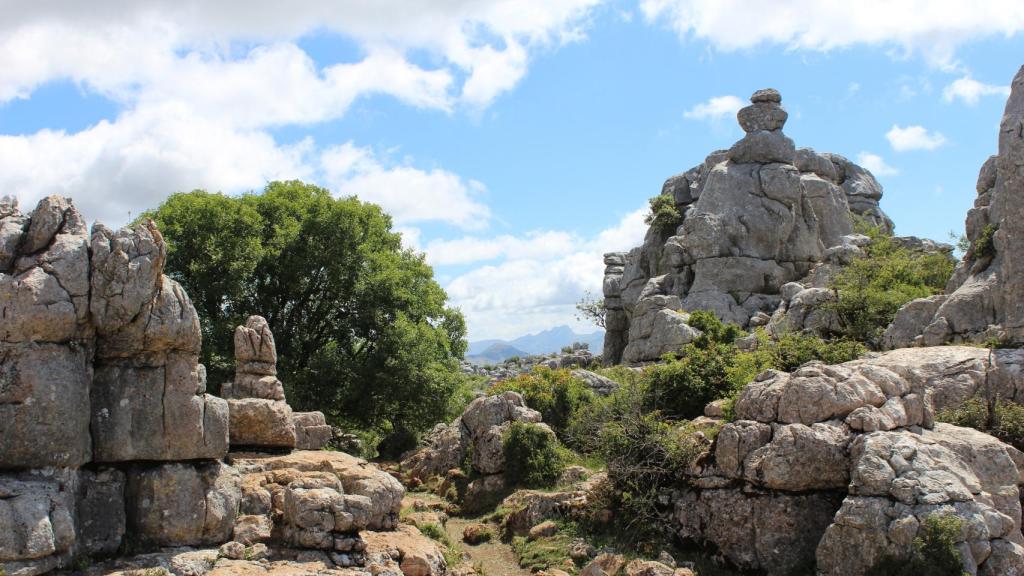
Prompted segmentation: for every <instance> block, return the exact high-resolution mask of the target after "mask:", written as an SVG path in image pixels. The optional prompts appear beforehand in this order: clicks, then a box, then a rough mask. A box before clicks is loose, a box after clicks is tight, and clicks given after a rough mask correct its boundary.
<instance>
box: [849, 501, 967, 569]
mask: <svg viewBox="0 0 1024 576" xmlns="http://www.w3.org/2000/svg"><path fill="white" fill-rule="evenodd" d="M962 530H963V521H962V520H961V519H960V518H959V517H957V516H954V515H952V514H949V515H939V514H933V515H931V516H929V517H928V518H926V519H925V521H924V523H922V524H921V528H920V529H919V531H918V536H917V538H915V539H914V548H913V550H912V551H911V554H910V556H909V557H906V558H896V557H891V556H887V557H885V558H883V559H882V560H881V561H880V562H879V563H878V564H876V565H875V566H873V567H872V568H871V569H870V570H868V572H867V574H866V576H963V575H964V574H966V573H965V572H964V569H963V564H962V563H961V561H960V552H959V551H958V550H957V549H956V543H957V540H959V539H960V533H961V531H962Z"/></svg>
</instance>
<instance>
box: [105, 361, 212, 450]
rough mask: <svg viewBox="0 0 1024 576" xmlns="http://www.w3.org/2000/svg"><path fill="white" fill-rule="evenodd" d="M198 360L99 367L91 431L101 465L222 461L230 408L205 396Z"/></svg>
mask: <svg viewBox="0 0 1024 576" xmlns="http://www.w3.org/2000/svg"><path fill="white" fill-rule="evenodd" d="M198 360H199V359H198V357H197V356H194V355H192V354H187V353H174V354H168V355H167V356H166V357H165V359H164V362H165V363H163V364H158V365H155V366H152V365H146V364H145V363H143V364H142V365H139V363H138V362H137V361H135V360H118V361H115V362H111V363H104V364H101V365H99V366H97V367H96V370H95V376H94V384H93V390H92V414H93V418H92V431H93V434H94V438H95V440H94V448H95V460H96V461H97V462H127V461H132V460H190V459H196V458H221V457H223V456H224V455H225V454H227V449H228V407H227V403H226V402H225V401H224V400H222V399H220V398H217V397H215V396H211V395H209V394H205V371H204V370H202V368H201V366H202V365H201V364H199V363H198Z"/></svg>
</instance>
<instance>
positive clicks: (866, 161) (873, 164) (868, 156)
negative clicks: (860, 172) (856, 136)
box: [857, 152, 900, 176]
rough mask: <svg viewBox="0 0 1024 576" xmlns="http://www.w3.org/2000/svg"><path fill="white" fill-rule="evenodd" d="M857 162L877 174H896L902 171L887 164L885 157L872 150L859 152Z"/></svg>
mask: <svg viewBox="0 0 1024 576" xmlns="http://www.w3.org/2000/svg"><path fill="white" fill-rule="evenodd" d="M857 164H860V165H861V166H863V167H864V168H867V169H868V171H869V172H871V173H872V174H874V175H875V176H895V175H897V174H899V173H900V171H899V170H897V169H895V168H893V167H892V166H889V165H888V164H886V163H885V159H883V158H882V157H881V156H879V155H878V154H872V153H871V152H861V153H860V154H857Z"/></svg>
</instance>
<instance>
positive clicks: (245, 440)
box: [227, 398, 295, 448]
mask: <svg viewBox="0 0 1024 576" xmlns="http://www.w3.org/2000/svg"><path fill="white" fill-rule="evenodd" d="M227 405H228V411H229V412H230V421H231V424H230V426H231V445H232V446H236V447H264V448H294V447H295V423H294V422H293V420H292V409H291V406H288V404H287V403H286V402H282V401H280V400H264V399H262V398H243V399H240V400H236V399H232V400H228V401H227Z"/></svg>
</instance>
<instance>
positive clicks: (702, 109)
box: [683, 95, 745, 122]
mask: <svg viewBox="0 0 1024 576" xmlns="http://www.w3.org/2000/svg"><path fill="white" fill-rule="evenodd" d="M744 105H745V103H744V101H743V100H742V99H741V98H740V97H738V96H731V95H729V96H715V97H713V98H710V99H709V100H707V101H706V102H701V103H700V104H696V105H695V106H694V107H693V108H690V109H689V110H687V111H686V112H684V113H683V116H684V117H686V118H689V119H690V120H710V121H712V122H718V121H720V120H722V119H724V118H726V117H730V116H735V115H736V112H738V111H739V109H740V108H743V106H744Z"/></svg>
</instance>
